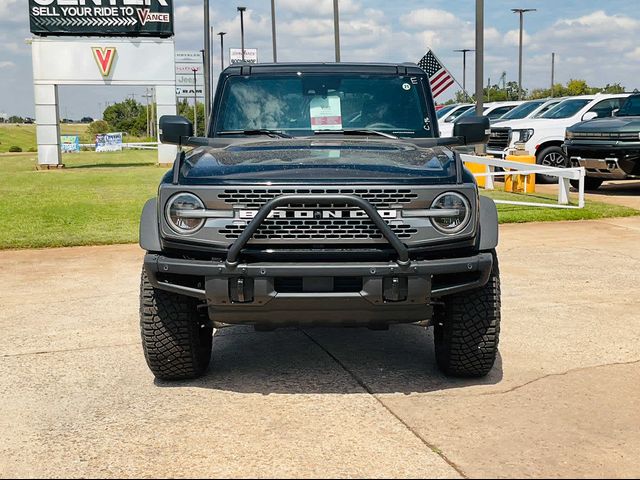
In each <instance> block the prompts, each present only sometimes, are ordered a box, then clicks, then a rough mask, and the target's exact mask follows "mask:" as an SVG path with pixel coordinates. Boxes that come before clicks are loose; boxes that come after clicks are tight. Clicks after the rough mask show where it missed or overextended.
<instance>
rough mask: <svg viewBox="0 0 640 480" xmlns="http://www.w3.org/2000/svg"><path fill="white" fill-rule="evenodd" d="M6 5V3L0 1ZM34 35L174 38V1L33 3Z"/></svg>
mask: <svg viewBox="0 0 640 480" xmlns="http://www.w3.org/2000/svg"><path fill="white" fill-rule="evenodd" d="M0 1H3V0H0ZM29 18H30V19H31V33H34V34H36V35H42V36H46V35H76V36H79V35H90V36H92V35H97V36H126V37H139V36H146V37H171V36H173V33H174V32H173V0H29Z"/></svg>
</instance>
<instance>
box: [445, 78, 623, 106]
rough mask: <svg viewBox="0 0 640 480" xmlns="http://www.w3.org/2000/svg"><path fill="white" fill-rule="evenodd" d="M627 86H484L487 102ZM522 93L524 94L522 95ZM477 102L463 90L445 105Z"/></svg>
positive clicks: (580, 83)
mask: <svg viewBox="0 0 640 480" xmlns="http://www.w3.org/2000/svg"><path fill="white" fill-rule="evenodd" d="M625 91H626V89H625V87H624V86H622V85H620V84H619V83H613V84H609V83H608V84H607V85H606V86H604V87H591V86H589V85H588V84H587V82H586V81H585V80H580V79H571V80H569V81H568V82H567V84H566V85H562V84H561V83H556V84H555V85H554V86H553V89H552V88H551V87H549V88H535V89H533V90H531V91H530V92H529V91H528V90H527V89H524V88H523V89H522V90H520V88H519V87H518V82H507V83H505V84H504V86H502V87H501V86H500V85H497V84H495V85H492V86H491V87H485V88H484V101H485V102H504V101H513V100H518V99H519V98H523V99H525V100H536V99H539V98H550V97H575V96H576V95H595V94H596V93H624V92H625ZM520 94H522V96H521V95H520ZM467 102H475V95H471V96H467V95H466V94H465V93H464V92H463V91H462V90H459V91H457V92H456V94H455V96H454V98H452V99H450V100H448V101H447V102H445V105H450V104H452V103H467Z"/></svg>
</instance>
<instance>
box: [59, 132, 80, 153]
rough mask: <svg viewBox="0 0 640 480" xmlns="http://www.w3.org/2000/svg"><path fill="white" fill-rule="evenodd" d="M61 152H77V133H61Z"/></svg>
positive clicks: (78, 143) (78, 148) (78, 141)
mask: <svg viewBox="0 0 640 480" xmlns="http://www.w3.org/2000/svg"><path fill="white" fill-rule="evenodd" d="M60 149H61V150H62V153H77V152H79V151H80V137H79V136H78V135H63V136H61V137H60Z"/></svg>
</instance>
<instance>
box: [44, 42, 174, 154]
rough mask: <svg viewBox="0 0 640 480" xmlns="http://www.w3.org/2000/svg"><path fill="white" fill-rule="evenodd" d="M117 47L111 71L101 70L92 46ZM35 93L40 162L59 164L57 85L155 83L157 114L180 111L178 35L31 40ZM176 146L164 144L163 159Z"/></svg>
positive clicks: (148, 84)
mask: <svg viewBox="0 0 640 480" xmlns="http://www.w3.org/2000/svg"><path fill="white" fill-rule="evenodd" d="M95 47H98V48H115V49H116V56H115V58H114V63H113V66H112V68H111V72H110V74H109V76H108V77H104V76H102V73H101V71H100V68H99V67H98V64H97V63H96V60H95V57H94V54H93V48H95ZM32 54H33V79H34V88H35V98H36V123H37V134H38V163H39V164H41V165H59V164H61V163H62V159H61V153H60V130H59V122H58V119H59V114H58V95H57V87H58V85H93V86H98V85H104V86H109V85H127V86H129V85H130V86H153V87H155V88H156V97H157V101H158V118H160V117H161V116H162V115H175V114H176V112H177V108H176V88H175V87H176V85H175V83H176V80H175V46H174V41H173V39H138V38H135V39H133V38H75V37H73V38H66V37H47V38H34V39H33V40H32ZM176 154H177V147H175V146H170V145H162V146H161V147H160V148H159V149H158V163H162V164H168V163H173V161H174V159H175V157H176Z"/></svg>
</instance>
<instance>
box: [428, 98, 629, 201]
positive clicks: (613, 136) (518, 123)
mask: <svg viewBox="0 0 640 480" xmlns="http://www.w3.org/2000/svg"><path fill="white" fill-rule="evenodd" d="M506 108H508V109H509V110H508V111H507V112H505V111H504V110H505V109H506ZM461 110H462V113H458V112H460V111H461ZM484 112H485V115H486V116H489V118H490V119H491V136H490V139H489V143H488V144H487V153H488V154H490V155H492V156H495V157H500V158H504V157H505V156H506V155H507V153H508V151H509V150H512V149H513V148H515V146H516V143H519V144H523V145H524V149H525V150H526V151H528V152H529V153H530V154H532V155H535V157H536V161H537V163H538V164H540V165H548V166H553V167H568V166H582V167H584V168H585V169H586V173H587V180H586V182H585V186H586V188H587V189H595V188H598V187H599V186H600V185H601V184H602V182H603V181H604V180H606V179H611V180H620V179H634V178H635V179H638V178H640V94H633V95H632V94H630V93H623V94H596V95H581V96H576V97H566V98H553V99H546V100H531V101H526V102H496V103H489V104H487V105H486V106H485V111H484ZM499 112H502V114H501V115H499V116H497V114H498V113H499ZM456 114H457V116H456ZM473 114H474V108H473V105H458V106H455V107H452V108H451V109H449V110H448V111H446V112H445V113H443V114H442V116H441V117H440V120H439V125H440V133H441V135H442V136H447V135H451V133H452V132H453V125H454V124H455V122H456V121H457V120H458V119H459V118H464V116H466V115H473ZM539 180H540V181H542V182H551V181H555V177H551V176H546V175H540V176H539Z"/></svg>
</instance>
